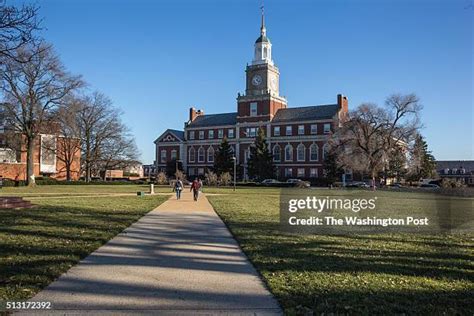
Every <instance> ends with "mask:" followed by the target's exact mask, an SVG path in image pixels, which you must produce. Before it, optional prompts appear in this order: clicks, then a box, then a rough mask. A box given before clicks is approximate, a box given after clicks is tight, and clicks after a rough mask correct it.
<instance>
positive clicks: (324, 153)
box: [323, 144, 329, 160]
mask: <svg viewBox="0 0 474 316" xmlns="http://www.w3.org/2000/svg"><path fill="white" fill-rule="evenodd" d="M328 151H329V148H328V144H324V146H323V160H324V159H326V157H327V155H328Z"/></svg>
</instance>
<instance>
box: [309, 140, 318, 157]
mask: <svg viewBox="0 0 474 316" xmlns="http://www.w3.org/2000/svg"><path fill="white" fill-rule="evenodd" d="M313 150H315V152H316V159H313V155H312V154H313ZM309 161H319V146H318V145H317V144H311V146H309Z"/></svg>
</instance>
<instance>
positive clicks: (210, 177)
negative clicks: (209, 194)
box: [206, 171, 217, 186]
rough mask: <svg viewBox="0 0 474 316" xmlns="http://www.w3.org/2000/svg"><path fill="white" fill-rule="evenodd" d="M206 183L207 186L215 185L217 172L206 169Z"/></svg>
mask: <svg viewBox="0 0 474 316" xmlns="http://www.w3.org/2000/svg"><path fill="white" fill-rule="evenodd" d="M206 184H207V185H209V186H216V185H217V174H215V173H214V172H212V171H208V172H207V173H206Z"/></svg>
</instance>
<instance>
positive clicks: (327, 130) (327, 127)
mask: <svg viewBox="0 0 474 316" xmlns="http://www.w3.org/2000/svg"><path fill="white" fill-rule="evenodd" d="M330 132H331V124H330V123H325V124H324V134H329V133H330Z"/></svg>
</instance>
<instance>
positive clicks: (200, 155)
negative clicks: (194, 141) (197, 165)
mask: <svg viewBox="0 0 474 316" xmlns="http://www.w3.org/2000/svg"><path fill="white" fill-rule="evenodd" d="M205 158H206V157H205V155H204V148H202V147H199V149H198V162H204V159H205Z"/></svg>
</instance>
